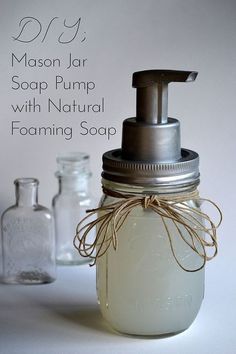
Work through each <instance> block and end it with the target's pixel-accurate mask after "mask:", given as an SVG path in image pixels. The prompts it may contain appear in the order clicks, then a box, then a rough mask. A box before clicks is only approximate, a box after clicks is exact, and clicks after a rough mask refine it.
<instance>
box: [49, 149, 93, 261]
mask: <svg viewBox="0 0 236 354" xmlns="http://www.w3.org/2000/svg"><path fill="white" fill-rule="evenodd" d="M57 163H58V171H57V172H56V174H55V175H56V177H57V178H58V182H59V191H58V194H57V195H56V196H55V197H54V198H53V201H52V206H53V211H54V217H55V227H56V241H57V242H56V259H57V263H58V264H62V265H76V264H82V263H86V262H88V261H89V260H88V259H87V258H84V257H81V256H80V255H79V253H78V252H77V251H76V249H75V247H74V246H73V239H74V236H75V232H76V226H77V224H78V219H80V218H83V217H84V216H85V214H86V210H87V209H89V208H91V196H90V193H89V180H90V176H91V173H90V171H89V155H87V154H85V153H79V152H74V153H66V154H63V155H59V156H58V157H57Z"/></svg>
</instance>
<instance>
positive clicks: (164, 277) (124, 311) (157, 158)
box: [97, 70, 204, 335]
mask: <svg viewBox="0 0 236 354" xmlns="http://www.w3.org/2000/svg"><path fill="white" fill-rule="evenodd" d="M196 76H197V73H196V72H187V71H174V70H148V71H142V72H136V73H134V74H133V87H135V88H137V105H136V109H137V113H136V117H135V118H129V119H126V120H124V122H123V133H122V148H121V149H116V150H111V151H108V152H106V153H105V154H104V155H103V173H102V176H103V182H102V183H103V188H105V197H104V198H103V200H102V204H101V205H102V206H103V205H110V204H112V203H114V202H117V201H120V200H121V199H122V197H117V198H116V197H114V196H115V195H117V194H114V191H115V192H119V193H121V195H125V196H126V197H123V198H124V199H125V200H126V198H129V196H143V197H146V196H150V195H151V196H159V197H161V196H163V195H169V196H170V195H172V194H173V195H174V196H173V198H176V197H178V195H183V193H185V195H186V193H187V194H188V195H189V196H190V195H192V194H191V193H192V191H195V190H196V188H197V186H198V184H199V157H198V154H197V153H196V152H194V151H192V150H188V149H183V148H182V149H181V144H180V123H179V121H178V120H177V119H175V118H170V117H168V114H167V101H168V92H167V89H168V84H169V83H170V82H172V81H182V82H185V81H194V80H195V78H196ZM190 192H191V193H190ZM112 195H113V196H112ZM175 200H176V199H175ZM186 205H187V206H192V207H193V208H195V209H196V210H200V205H197V202H196V201H195V199H194V200H191V198H189V200H188V201H187V202H186ZM158 208H159V207H158ZM111 209H112V207H111ZM103 212H104V211H102V213H103ZM188 213H189V215H190V214H191V211H188ZM113 215H114V214H113ZM116 216H117V215H116ZM195 217H196V218H198V216H196V215H195ZM113 218H114V216H113ZM116 220H117V219H116ZM113 221H114V220H111V221H110V224H111V226H110V229H107V228H105V230H111V227H112V225H113V226H114V222H113ZM199 221H201V220H199ZM165 223H166V225H167V227H168V230H169V232H170V234H171V235H172V240H173V243H174V245H173V247H174V249H175V251H176V255H177V258H178V259H179V260H180V262H181V263H182V264H183V265H184V266H185V268H186V269H198V268H200V267H201V264H202V259H201V257H199V255H198V254H197V253H196V252H194V251H193V250H192V249H191V247H189V245H187V244H186V243H185V242H184V241H183V240H182V238H181V237H180V233H179V231H178V230H177V227H176V226H175V224H174V223H173V222H172V221H171V220H170V219H169V218H168V217H167V218H165ZM178 227H179V230H180V231H181V232H182V235H184V237H186V239H187V238H188V237H190V236H189V234H188V233H187V231H186V229H185V228H184V226H183V225H182V224H179V225H178ZM103 229H104V228H103ZM103 229H102V230H103ZM98 230H99V228H98ZM100 230H101V229H100ZM200 233H201V231H200ZM116 236H117V248H116V250H114V247H111V246H110V247H109V248H108V249H107V251H106V252H104V254H103V256H101V257H100V258H98V259H97V292H98V299H99V303H100V308H101V311H102V314H103V316H104V317H105V318H106V319H107V320H108V322H109V323H110V324H111V326H112V327H113V328H115V329H116V330H118V331H120V332H123V333H127V334H134V335H165V334H171V333H178V332H180V331H183V330H185V329H186V328H188V327H189V326H190V324H191V323H192V322H193V320H194V318H195V317H196V315H197V313H198V310H199V308H200V305H201V302H202V299H203V293H204V269H201V270H198V271H196V272H189V271H185V270H183V269H182V268H181V267H180V266H179V264H178V263H177V262H176V259H175V257H174V255H173V252H172V248H171V245H170V241H169V238H168V234H167V231H166V228H165V225H164V223H163V219H162V218H161V217H160V215H159V214H158V213H156V212H155V211H153V210H152V209H151V208H145V207H143V206H141V205H140V206H136V207H135V208H134V209H133V210H132V211H131V213H130V214H129V215H128V216H127V215H126V218H125V221H124V223H123V225H122V226H121V227H120V228H119V229H118V231H117V234H116ZM202 236H203V235H202ZM108 237H111V235H110V234H109V233H108ZM102 239H104V238H103V236H102ZM189 241H190V243H191V242H192V240H191V239H190V240H189ZM104 245H105V246H106V241H105V242H104ZM196 247H197V246H196Z"/></svg>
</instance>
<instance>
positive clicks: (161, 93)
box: [103, 70, 199, 184]
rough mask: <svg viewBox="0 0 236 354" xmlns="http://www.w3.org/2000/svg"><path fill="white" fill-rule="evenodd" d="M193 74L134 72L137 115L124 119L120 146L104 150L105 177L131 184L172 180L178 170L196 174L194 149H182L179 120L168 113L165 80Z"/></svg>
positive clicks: (189, 77) (184, 79)
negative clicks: (116, 148) (105, 151)
mask: <svg viewBox="0 0 236 354" xmlns="http://www.w3.org/2000/svg"><path fill="white" fill-rule="evenodd" d="M196 77H197V72H195V71H176V70H146V71H139V72H135V73H134V74H133V87H135V88H136V89H137V103H136V117H135V118H128V119H126V120H124V122H123V134H122V149H121V150H113V151H110V152H107V153H105V154H104V156H103V162H104V165H103V167H104V172H103V176H104V177H105V178H108V179H112V180H117V181H122V182H123V181H124V180H126V181H127V183H128V181H129V180H130V181H131V182H132V183H134V184H138V183H142V184H143V183H144V184H145V183H153V182H154V183H166V181H170V178H168V177H170V176H171V180H172V181H173V178H172V175H175V174H178V175H179V174H181V171H182V172H183V174H185V177H184V176H182V177H183V179H186V178H187V174H188V177H189V178H190V180H191V179H195V180H196V179H198V178H199V172H198V155H197V153H195V152H194V151H191V150H187V149H181V144H180V123H179V121H178V120H177V119H175V118H170V117H168V84H169V83H171V82H189V81H194V80H195V78H196ZM112 166H113V167H112ZM180 167H181V168H180ZM111 169H113V172H112V173H111ZM108 170H109V171H108ZM149 170H150V171H149ZM185 170H186V171H185ZM144 171H146V172H144ZM147 171H149V173H147ZM185 172H186V173H185ZM162 177H165V178H162ZM145 178H146V179H145ZM177 179H179V176H178V178H177ZM180 180H181V178H180ZM139 181H140V182H139Z"/></svg>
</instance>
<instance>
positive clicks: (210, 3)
mask: <svg viewBox="0 0 236 354" xmlns="http://www.w3.org/2000/svg"><path fill="white" fill-rule="evenodd" d="M24 16H34V17H37V18H38V19H40V21H41V22H42V24H43V25H44V26H45V25H47V24H48V22H49V21H50V19H51V18H53V17H55V16H58V17H59V19H60V20H63V19H64V18H67V19H68V22H71V23H73V22H74V20H76V19H77V18H78V17H81V18H82V30H83V31H86V41H84V42H83V43H79V42H76V41H73V42H72V43H71V44H69V45H64V46H63V45H59V44H58V43H56V42H55V36H56V34H57V32H56V28H55V29H54V32H52V33H51V34H50V35H49V36H48V38H47V41H46V40H45V42H44V43H41V42H40V40H37V41H34V42H33V43H30V44H23V43H19V42H16V41H14V40H13V39H12V36H16V35H17V34H18V33H19V21H20V19H21V18H22V17H24ZM0 17H1V21H0V23H1V31H0V34H1V51H0V61H1V62H0V63H1V64H0V70H1V82H0V94H1V96H0V99H1V116H0V119H1V133H0V134H1V136H0V147H1V148H0V161H1V167H2V168H1V184H0V197H1V198H0V210H1V211H3V210H4V209H5V208H6V207H8V206H9V205H10V204H12V203H13V202H14V189H13V180H14V179H15V178H16V177H20V176H26V177H27V176H35V177H37V178H39V180H40V202H41V204H43V205H47V206H50V204H51V199H52V197H53V195H54V194H55V193H56V191H57V181H56V179H55V177H54V175H53V174H54V172H55V170H56V162H55V157H56V155H57V154H58V153H59V152H64V151H86V152H88V153H89V154H90V155H91V169H92V172H93V180H92V181H93V183H92V186H93V188H92V189H91V192H92V193H93V195H95V196H96V197H98V196H99V194H100V173H101V156H102V153H103V152H104V151H107V150H110V149H113V148H118V147H119V146H120V142H121V125H122V121H123V119H125V118H127V117H131V116H134V115H135V91H134V89H132V87H131V76H132V73H133V72H134V71H138V70H143V69H154V68H158V69H160V68H163V69H164V68H165V69H179V70H196V71H199V76H198V78H197V80H196V82H195V83H189V84H181V83H176V84H172V85H171V87H170V90H169V116H171V117H176V118H178V119H180V120H181V133H182V134H181V135H182V146H183V147H185V148H190V149H193V150H195V151H197V152H198V153H199V154H200V159H201V162H200V169H201V187H200V191H201V195H202V196H203V197H208V198H211V199H213V200H214V201H216V202H217V203H218V204H219V205H220V206H221V208H222V211H223V214H224V222H223V224H222V227H221V228H220V230H219V256H218V257H217V258H216V259H215V260H213V261H212V262H211V263H209V264H208V266H207V277H206V299H205V302H204V309H203V310H202V312H201V316H202V320H201V322H200V323H201V326H198V327H197V331H196V332H194V333H192V334H191V335H192V336H194V338H195V341H196V343H197V342H198V340H200V339H202V338H203V337H204V346H205V348H206V351H205V353H208V352H209V353H212V352H216V349H215V351H214V350H211V349H210V348H211V346H212V345H213V346H214V345H216V342H217V347H218V348H220V350H219V353H222V352H224V353H225V354H233V353H234V352H235V351H236V349H235V345H236V344H235V343H236V342H235V341H236V340H235V336H234V332H233V326H234V327H235V325H234V322H233V318H234V317H235V316H236V313H235V301H236V290H235V279H234V273H235V261H234V260H235V247H236V242H235V223H234V220H235V176H236V168H235V151H236V139H235V131H236V122H235V111H236V107H235V92H236V69H235V58H236V46H235V36H236V3H235V1H233V0H225V1H221V0H189V1H184V0H172V1H171V0H160V1H158V0H156V1H154V0H153V1H151V0H146V1H141V0H140V1H139V0H136V1H134V0H127V1H124V0H123V1H121V0H116V1H114V0H100V1H85V0H84V1H79V0H77V1H72V0H68V1H66V2H62V1H50V2H48V1H41V2H40V3H39V2H38V1H26V0H22V1H20V2H15V1H4V0H1V1H0ZM41 38H42V37H41ZM12 52H14V53H18V55H20V54H22V55H23V53H25V52H27V53H28V55H29V57H37V58H38V57H43V58H45V57H48V58H53V57H60V58H62V59H63V58H64V60H66V58H67V57H68V53H69V52H72V53H73V54H74V56H78V57H86V58H88V65H87V67H85V68H84V69H76V68H75V69H74V70H71V71H70V72H68V71H66V70H65V69H64V71H63V69H60V73H59V74H61V75H64V76H65V78H67V79H68V80H69V79H71V80H85V79H86V80H94V81H95V82H96V84H97V87H96V92H93V93H92V94H91V96H90V97H89V98H88V100H90V101H94V102H95V101H96V100H99V99H100V98H101V97H105V101H106V110H105V112H104V113H103V114H97V115H96V114H86V115H82V114H75V113H73V114H71V115H69V114H63V113H61V114H58V113H55V114H48V113H40V114H29V113H27V114H18V115H17V114H14V113H13V112H12V110H11V107H10V106H11V104H12V103H14V102H18V101H19V102H21V101H24V100H25V99H27V98H28V97H30V96H33V95H32V93H26V92H19V91H13V90H12V89H11V77H12V75H20V76H22V78H24V79H26V80H39V79H44V80H45V79H47V80H48V81H50V80H53V78H54V76H55V74H57V73H58V70H57V69H56V70H55V69H53V68H51V69H47V68H45V69H42V68H41V69H40V68H38V69H32V68H24V67H23V66H19V67H18V68H12V67H11V53H12ZM50 82H51V81H50ZM48 95H49V96H52V97H57V95H58V94H57V93H55V90H54V89H53V88H51V90H49V92H47V93H45V94H44V96H45V97H46V96H48ZM60 95H61V96H63V97H64V98H65V99H67V100H69V99H71V98H74V96H75V97H76V93H74V92H71V93H70V92H69V93H68V92H67V93H65V92H61V93H60ZM41 96H42V95H41ZM41 98H42V97H41ZM15 119H16V120H21V121H22V122H24V123H27V124H28V122H29V123H30V124H31V123H35V124H37V125H50V124H53V123H55V124H64V125H66V124H71V125H73V127H74V129H75V130H76V129H78V126H79V124H80V122H81V121H82V120H87V121H88V122H89V124H91V125H94V126H97V127H99V126H114V127H116V129H117V134H116V135H115V136H114V137H113V138H111V139H110V140H109V141H107V140H106V138H105V137H103V136H81V135H79V133H77V134H75V136H74V137H73V139H72V140H69V141H66V140H64V139H63V138H62V137H43V136H41V137H34V136H33V137H22V136H11V134H10V122H11V121H12V120H15ZM4 291H5V290H4ZM78 302H79V299H78ZM197 321H198V320H197ZM2 326H4V324H2ZM219 334H220V335H219ZM186 335H187V334H186ZM191 335H190V337H189V341H191ZM0 336H1V333H0ZM176 340H177V339H176ZM170 341H172V342H173V341H175V338H171V339H170ZM166 343H167V344H166V345H167V346H168V340H167V341H166ZM214 343H215V344H214ZM121 345H122V342H121ZM157 348H158V346H157ZM126 351H127V350H126ZM44 352H45V353H46V351H44ZM120 352H123V351H122V350H121V351H120ZM143 352H145V351H143ZM149 352H150V353H154V352H155V353H156V352H158V350H157V351H156V350H155V351H149ZM176 352H178V353H181V351H178V350H177V349H176ZM182 352H184V351H183V350H182ZM195 352H196V353H197V352H198V347H197V345H195V346H194V347H193V348H192V353H195Z"/></svg>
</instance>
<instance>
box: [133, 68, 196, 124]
mask: <svg viewBox="0 0 236 354" xmlns="http://www.w3.org/2000/svg"><path fill="white" fill-rule="evenodd" d="M196 77H197V72H196V71H176V70H146V71H138V72H136V73H134V74H133V87H135V88H137V106H136V111H137V114H136V117H137V118H136V119H137V121H141V122H146V123H149V124H166V123H168V84H169V83H170V82H188V81H194V80H195V79H196Z"/></svg>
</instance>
